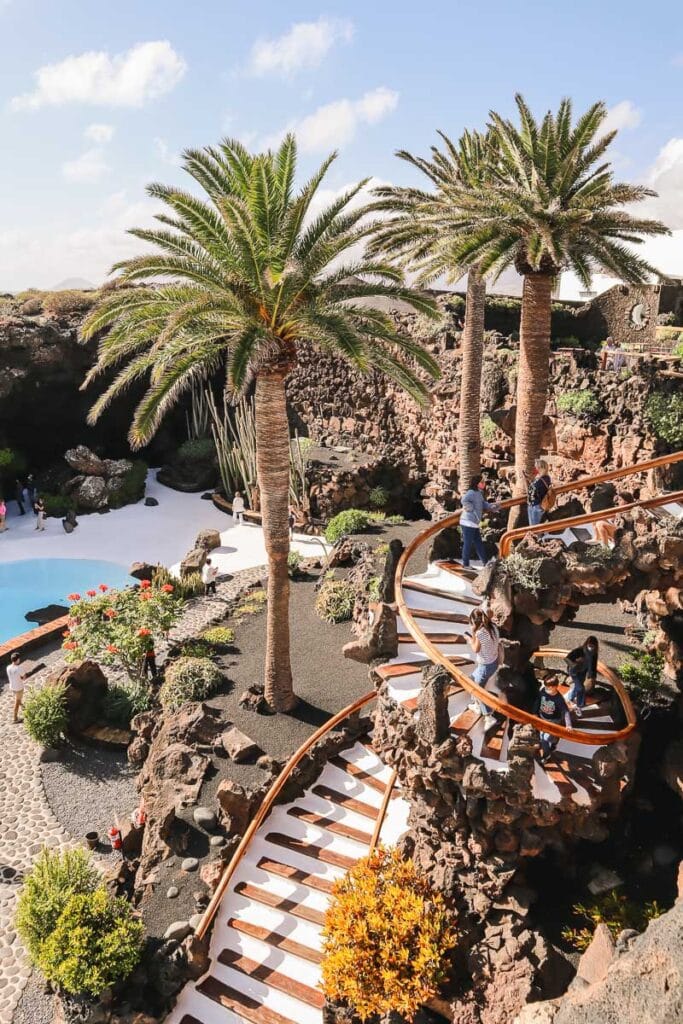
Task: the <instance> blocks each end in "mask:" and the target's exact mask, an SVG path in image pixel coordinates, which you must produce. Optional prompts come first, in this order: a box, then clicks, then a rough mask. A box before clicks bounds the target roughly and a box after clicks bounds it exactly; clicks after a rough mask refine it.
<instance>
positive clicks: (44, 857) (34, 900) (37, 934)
mask: <svg viewBox="0 0 683 1024" xmlns="http://www.w3.org/2000/svg"><path fill="white" fill-rule="evenodd" d="M99 883H100V875H99V873H98V871H97V868H96V867H95V865H94V864H93V862H92V858H91V856H90V854H89V853H87V852H86V851H85V850H81V849H76V850H54V851H53V850H50V849H49V848H48V847H47V846H44V847H43V849H42V850H41V852H40V853H39V854H38V856H37V857H36V859H35V861H34V862H33V867H32V868H31V870H30V871H29V872H28V874H27V875H26V876H25V878H24V884H23V887H22V889H21V892H20V894H19V900H18V903H17V913H16V918H15V924H16V926H17V931H18V932H19V935H20V936H21V938H22V940H23V942H24V945H25V946H26V949H27V950H28V954H29V956H30V958H31V960H32V961H33V963H37V962H38V956H39V954H40V948H41V946H42V944H43V942H44V941H45V939H47V938H48V936H49V935H51V934H52V933H53V932H54V930H55V927H56V924H57V921H58V919H59V916H60V914H61V913H62V911H63V910H64V907H65V906H66V903H67V901H68V900H69V899H70V897H71V896H74V895H77V894H83V893H91V892H94V890H95V889H96V888H97V886H98V885H99Z"/></svg>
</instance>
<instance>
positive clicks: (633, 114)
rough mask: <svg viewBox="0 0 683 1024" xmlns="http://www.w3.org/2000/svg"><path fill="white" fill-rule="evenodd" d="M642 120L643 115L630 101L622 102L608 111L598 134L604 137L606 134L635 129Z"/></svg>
mask: <svg viewBox="0 0 683 1024" xmlns="http://www.w3.org/2000/svg"><path fill="white" fill-rule="evenodd" d="M642 119H643V115H642V113H641V111H640V110H639V108H638V107H637V106H636V105H635V103H632V102H631V100H622V101H621V103H616V104H615V105H614V106H613V107H610V108H609V109H608V111H607V117H606V118H605V120H604V121H603V123H602V127H601V128H600V134H601V135H606V134H607V132H614V131H617V132H620V131H624V129H629V128H637V127H638V125H639V124H640V122H641V121H642Z"/></svg>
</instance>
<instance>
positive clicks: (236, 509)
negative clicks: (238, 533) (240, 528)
mask: <svg viewBox="0 0 683 1024" xmlns="http://www.w3.org/2000/svg"><path fill="white" fill-rule="evenodd" d="M232 518H233V519H234V521H235V522H236V523H241V522H243V521H244V498H243V497H242V495H241V494H240V492H239V491H235V496H234V498H233V499H232Z"/></svg>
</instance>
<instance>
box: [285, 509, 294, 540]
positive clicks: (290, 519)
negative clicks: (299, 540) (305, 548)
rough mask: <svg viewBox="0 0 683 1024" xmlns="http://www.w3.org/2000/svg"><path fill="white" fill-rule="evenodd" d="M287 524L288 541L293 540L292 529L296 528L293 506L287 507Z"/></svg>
mask: <svg viewBox="0 0 683 1024" xmlns="http://www.w3.org/2000/svg"><path fill="white" fill-rule="evenodd" d="M287 524H288V526H289V539H290V540H294V527H295V526H296V510H295V508H294V506H293V505H290V506H289V515H288V516H287Z"/></svg>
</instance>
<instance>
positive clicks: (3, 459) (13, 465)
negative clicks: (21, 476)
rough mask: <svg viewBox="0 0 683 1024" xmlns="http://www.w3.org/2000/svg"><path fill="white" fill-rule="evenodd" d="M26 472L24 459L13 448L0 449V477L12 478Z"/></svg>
mask: <svg viewBox="0 0 683 1024" xmlns="http://www.w3.org/2000/svg"><path fill="white" fill-rule="evenodd" d="M25 470H26V459H25V458H24V456H23V455H21V454H20V453H19V452H16V451H15V450H14V449H13V448H0V476H4V477H13V476H16V475H17V473H24V472H25Z"/></svg>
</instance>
